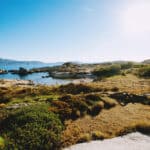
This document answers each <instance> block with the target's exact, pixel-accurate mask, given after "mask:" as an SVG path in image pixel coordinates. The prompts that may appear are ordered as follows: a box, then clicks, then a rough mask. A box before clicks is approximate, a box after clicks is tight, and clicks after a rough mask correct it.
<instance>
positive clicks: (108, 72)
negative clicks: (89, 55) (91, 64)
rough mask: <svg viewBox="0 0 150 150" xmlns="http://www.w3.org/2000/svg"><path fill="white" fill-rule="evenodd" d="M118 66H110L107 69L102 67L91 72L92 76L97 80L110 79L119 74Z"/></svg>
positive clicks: (119, 68)
mask: <svg viewBox="0 0 150 150" xmlns="http://www.w3.org/2000/svg"><path fill="white" fill-rule="evenodd" d="M120 71H121V67H120V65H111V66H109V67H104V68H100V69H97V70H95V71H93V74H94V75H95V76H97V77H98V78H104V77H110V76H114V75H118V74H120Z"/></svg>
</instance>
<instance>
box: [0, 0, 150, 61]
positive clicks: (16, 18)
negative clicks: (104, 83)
mask: <svg viewBox="0 0 150 150" xmlns="http://www.w3.org/2000/svg"><path fill="white" fill-rule="evenodd" d="M0 58H9V59H16V60H40V61H44V62H59V61H80V62H102V61H113V60H133V61H142V60H144V59H150V0H0Z"/></svg>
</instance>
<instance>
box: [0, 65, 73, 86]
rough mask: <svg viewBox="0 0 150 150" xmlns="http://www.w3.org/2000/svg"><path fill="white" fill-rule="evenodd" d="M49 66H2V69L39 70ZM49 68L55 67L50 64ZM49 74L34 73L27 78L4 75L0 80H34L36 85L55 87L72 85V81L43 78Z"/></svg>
mask: <svg viewBox="0 0 150 150" xmlns="http://www.w3.org/2000/svg"><path fill="white" fill-rule="evenodd" d="M46 66H47V64H41V65H40V64H37V65H35V64H30V65H29V64H23V65H19V64H17V65H12V64H10V65H5V66H4V65H3V66H1V65H0V69H5V70H10V69H18V68H19V67H24V68H26V69H31V68H39V67H46ZM48 66H53V64H50V65H48ZM47 75H48V74H47V73H33V74H29V75H26V76H19V75H16V74H11V73H8V74H2V75H0V79H20V80H32V81H33V82H34V83H35V84H47V85H55V84H67V83H70V82H71V80H61V79H54V78H51V77H49V78H42V76H47Z"/></svg>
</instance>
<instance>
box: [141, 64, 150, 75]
mask: <svg viewBox="0 0 150 150" xmlns="http://www.w3.org/2000/svg"><path fill="white" fill-rule="evenodd" d="M138 75H139V76H140V77H145V78H150V66H147V67H142V68H140V69H139V70H138Z"/></svg>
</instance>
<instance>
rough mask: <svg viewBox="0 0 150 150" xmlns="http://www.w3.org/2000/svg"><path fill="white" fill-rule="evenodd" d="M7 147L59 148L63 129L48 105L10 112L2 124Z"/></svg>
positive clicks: (21, 149) (46, 149)
mask: <svg viewBox="0 0 150 150" xmlns="http://www.w3.org/2000/svg"><path fill="white" fill-rule="evenodd" d="M0 126H1V130H0V133H1V135H2V137H3V138H4V139H5V141H6V143H5V144H6V146H5V149H20V150H24V149H28V150H33V149H36V150H41V149H44V150H50V149H52V150H54V149H59V146H60V133H61V131H62V129H63V126H62V123H61V121H60V120H59V118H58V116H57V115H55V114H53V113H52V112H50V111H48V106H47V105H36V106H28V107H25V108H22V109H19V110H16V111H15V112H12V113H10V114H9V116H8V117H7V118H6V119H4V120H3V121H2V123H1V124H0Z"/></svg>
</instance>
